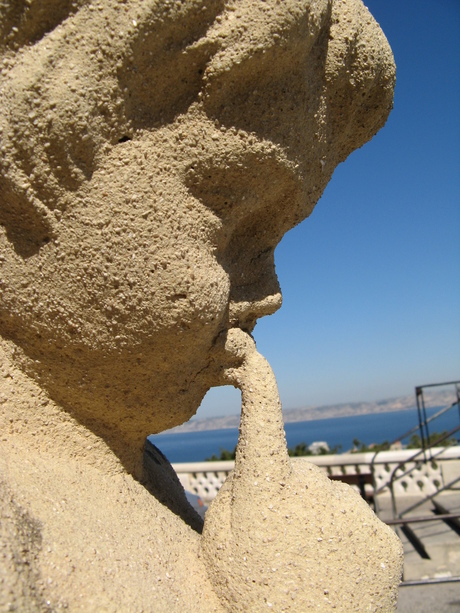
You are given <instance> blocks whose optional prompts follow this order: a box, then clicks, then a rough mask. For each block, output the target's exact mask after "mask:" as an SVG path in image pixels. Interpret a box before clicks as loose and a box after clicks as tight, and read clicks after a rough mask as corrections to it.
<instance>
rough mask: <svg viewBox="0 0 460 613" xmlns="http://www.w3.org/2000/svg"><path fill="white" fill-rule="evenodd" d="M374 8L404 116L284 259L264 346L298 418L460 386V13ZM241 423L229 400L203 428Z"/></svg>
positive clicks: (218, 402) (376, 3)
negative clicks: (318, 409) (301, 411)
mask: <svg viewBox="0 0 460 613" xmlns="http://www.w3.org/2000/svg"><path fill="white" fill-rule="evenodd" d="M365 4H366V5H367V6H368V7H369V9H370V11H371V13H372V14H373V15H374V17H375V19H376V20H377V21H378V22H379V23H380V25H381V27H382V29H383V31H384V32H385V34H386V36H387V38H388V40H389V42H390V45H391V47H392V49H393V53H394V56H395V60H396V66H397V84H396V92H395V101H394V109H393V111H392V113H391V114H390V117H389V119H388V122H387V124H386V126H385V127H384V128H383V130H381V131H380V132H379V133H378V134H377V136H375V137H374V139H373V140H372V141H371V142H370V143H368V144H366V145H365V146H364V147H363V148H361V149H360V150H358V151H356V152H354V153H353V154H352V155H351V156H350V157H349V158H348V159H347V160H346V161H345V162H344V163H343V164H341V165H340V166H339V167H338V168H337V169H336V171H335V173H334V175H333V177H332V180H331V182H330V184H329V185H328V187H327V188H326V191H325V192H324V195H323V197H322V198H321V200H320V201H319V202H318V204H317V206H316V208H315V210H314V211H313V213H312V215H311V216H310V218H309V219H307V220H305V221H304V222H303V223H302V224H300V226H298V227H297V228H295V229H294V230H292V231H291V232H289V233H288V234H287V235H286V236H285V237H284V239H283V240H282V242H281V243H280V245H279V246H278V248H277V251H276V254H275V255H276V270H277V274H278V278H279V281H280V284H281V288H282V291H283V298H284V302H283V306H282V308H281V310H280V311H278V312H277V313H276V314H275V315H272V316H271V317H267V318H264V319H261V320H259V323H258V324H257V326H256V329H255V331H254V336H255V339H256V341H257V347H258V349H259V351H260V352H261V353H263V355H265V356H266V357H267V359H268V360H269V362H270V364H271V365H272V368H273V370H274V372H275V374H276V377H277V380H278V386H279V390H280V395H281V400H282V403H283V407H284V408H285V409H288V408H298V407H304V406H310V405H323V404H324V405H326V404H335V403H340V402H358V401H370V400H379V399H384V398H390V397H393V396H399V395H407V394H412V393H413V392H414V387H415V386H416V385H423V384H426V383H435V382H442V381H448V380H453V379H460V1H459V0H367V1H366V2H365ZM239 410H240V399H239V392H237V391H236V390H233V389H231V388H220V389H217V390H211V391H210V392H209V393H208V395H207V396H206V398H205V400H204V401H203V404H202V406H201V407H200V409H199V411H198V413H197V417H198V418H204V417H209V416H212V415H224V414H229V413H237V412H239Z"/></svg>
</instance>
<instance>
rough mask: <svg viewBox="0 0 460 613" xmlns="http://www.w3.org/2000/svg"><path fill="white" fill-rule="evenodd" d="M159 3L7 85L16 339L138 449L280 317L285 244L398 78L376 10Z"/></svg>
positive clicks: (138, 7)
mask: <svg viewBox="0 0 460 613" xmlns="http://www.w3.org/2000/svg"><path fill="white" fill-rule="evenodd" d="M149 5H150V3H143V2H137V3H136V2H132V3H128V4H127V5H126V6H125V7H124V8H123V9H122V8H120V7H119V6H118V5H117V4H116V3H111V2H108V1H107V2H101V3H100V6H101V7H102V8H101V10H95V8H94V7H93V8H91V7H88V6H85V7H83V8H81V9H80V10H78V11H77V12H76V13H75V14H74V15H72V16H69V18H68V19H67V20H66V21H63V22H62V23H61V24H60V25H59V26H58V27H56V28H55V29H54V31H51V32H50V33H48V34H43V36H42V38H40V40H39V42H37V43H35V46H36V48H35V49H34V45H32V46H31V47H30V48H29V49H26V48H23V49H22V50H21V51H17V53H16V55H15V60H14V61H11V62H10V63H7V65H6V66H7V68H6V69H5V71H4V74H3V75H2V78H1V79H2V81H1V82H2V87H3V89H2V95H3V102H2V106H1V108H2V109H4V111H3V115H2V116H1V117H0V122H1V127H2V134H3V141H2V145H3V149H2V156H3V157H2V158H1V163H2V164H3V169H4V172H3V178H2V185H0V187H1V193H2V201H1V207H0V222H1V224H2V227H3V232H2V233H1V235H0V239H1V245H2V250H3V251H4V252H5V253H6V254H7V255H6V257H5V260H4V261H3V266H2V280H3V286H2V288H1V289H2V294H1V300H0V331H1V333H2V335H3V336H4V337H6V338H9V339H11V340H12V341H14V343H15V344H16V345H17V346H18V347H19V348H21V351H22V353H21V352H19V353H18V356H17V359H18V360H19V361H22V363H23V367H24V368H25V369H26V370H27V371H28V372H29V373H31V374H32V375H33V376H34V377H35V378H37V379H38V380H39V381H41V382H42V384H43V386H44V387H45V388H46V389H47V390H48V391H49V392H50V394H51V395H52V397H53V398H54V399H56V400H57V401H58V402H59V403H60V404H61V405H63V406H64V407H65V408H66V409H67V410H69V411H71V412H72V413H74V414H75V415H76V416H77V417H78V419H80V420H82V421H84V422H85V423H86V424H88V425H90V426H91V427H93V428H94V429H95V430H97V431H99V432H102V433H104V432H105V433H106V432H107V431H108V432H112V433H113V437H115V438H117V437H118V438H120V437H119V436H118V435H119V433H120V432H121V433H122V437H121V438H122V439H123V440H127V439H131V440H138V439H141V438H142V437H144V436H145V435H147V434H149V433H150V432H157V431H161V430H163V429H166V428H168V427H172V426H174V425H177V424H179V423H182V422H184V421H186V420H187V419H188V418H189V417H190V416H191V415H193V413H194V412H195V411H196V409H197V407H198V405H199V403H200V401H201V399H202V397H203V395H204V394H205V393H206V391H207V390H208V389H209V387H211V386H213V385H217V384H220V383H221V372H222V368H223V367H224V366H225V364H222V363H221V362H220V360H221V358H220V355H221V354H220V353H219V350H218V348H217V345H218V343H217V345H216V342H217V339H218V338H219V335H220V334H221V332H223V331H225V330H227V329H228V328H229V327H241V328H243V329H245V330H249V331H251V330H252V328H253V327H254V325H255V322H256V320H257V318H258V317H261V316H263V315H267V314H270V313H272V312H274V311H275V310H276V309H277V308H279V306H280V304H281V295H280V291H279V287H278V282H277V279H276V274H275V270H274V262H273V252H274V249H275V246H276V245H277V243H278V242H279V240H280V239H281V237H282V236H283V234H284V233H285V232H286V231H287V230H288V229H289V228H291V227H293V226H294V225H295V224H297V223H299V221H301V220H302V219H304V218H305V217H306V216H307V215H308V214H309V213H310V212H311V210H312V208H313V206H314V205H315V203H316V201H317V200H318V198H319V196H320V195H321V193H322V190H323V189H324V187H325V185H326V184H327V182H328V180H329V178H330V176H331V174H332V171H333V169H334V167H335V166H336V165H337V164H338V163H339V162H340V161H342V160H343V159H345V157H346V156H347V155H348V154H349V153H350V152H351V151H352V150H353V149H354V148H356V147H357V146H360V145H361V144H362V143H363V142H365V141H366V140H368V139H369V138H370V137H371V136H372V135H373V134H374V133H375V132H376V131H377V129H378V128H379V127H380V126H381V125H382V123H383V122H384V120H385V118H386V114H387V110H383V111H382V107H385V103H384V104H382V99H386V100H387V103H386V104H387V107H388V108H389V107H390V105H391V98H392V87H393V78H394V72H393V71H394V67H393V64H392V60H391V52H390V50H389V48H388V46H387V44H386V41H385V40H384V38H383V35H382V34H381V32H380V30H379V29H378V26H377V25H376V24H374V25H372V23H371V25H368V27H367V29H366V34H365V36H362V39H360V36H361V34H360V25H359V24H360V23H362V20H363V19H367V20H368V21H369V20H370V19H371V18H370V16H369V15H368V13H367V11H365V9H364V7H363V6H362V5H361V3H358V2H354V1H353V2H348V3H345V4H344V3H341V2H337V3H333V4H332V9H331V3H329V2H327V1H326V0H324V1H322V2H315V3H311V5H310V3H305V2H303V1H302V2H300V1H299V2H291V3H289V4H288V5H284V4H283V3H279V4H278V3H276V2H266V3H260V4H259V3H258V4H256V5H255V4H254V3H253V2H251V1H250V0H240V1H239V2H235V3H232V4H231V6H230V4H228V6H227V3H225V2H217V1H216V2H206V3H204V2H203V3H200V2H192V1H190V2H184V3H180V6H179V3H174V6H172V5H170V4H168V3H164V4H161V3H160V4H157V5H155V6H154V7H151V6H149ZM369 23H370V22H369ZM107 24H109V25H107ZM373 28H374V29H373ZM369 32H373V35H372V36H369ZM18 44H19V43H18ZM38 48H40V50H41V54H38V53H36V50H37V49H38ZM44 58H46V61H45V59H44ZM350 58H352V59H350ZM370 58H371V59H370ZM345 65H346V66H347V68H346V69H345V68H344V66H345ZM353 66H355V67H356V69H357V70H358V68H359V75H360V77H359V80H357V81H356V82H353V81H352V80H351V79H350V68H353ZM376 67H378V70H377V69H376ZM347 71H348V72H347ZM108 436H109V437H110V436H112V435H110V434H109V435H108Z"/></svg>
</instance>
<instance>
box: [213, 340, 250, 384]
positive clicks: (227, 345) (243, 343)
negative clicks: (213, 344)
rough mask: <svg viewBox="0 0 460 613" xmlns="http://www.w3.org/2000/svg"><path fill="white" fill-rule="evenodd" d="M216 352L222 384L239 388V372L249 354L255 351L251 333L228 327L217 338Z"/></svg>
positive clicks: (243, 367)
mask: <svg viewBox="0 0 460 613" xmlns="http://www.w3.org/2000/svg"><path fill="white" fill-rule="evenodd" d="M217 344H218V354H219V358H218V359H219V362H220V366H221V377H222V383H223V384H224V385H233V386H234V387H238V388H239V389H241V380H240V376H239V375H240V374H241V371H242V370H243V369H244V370H246V368H245V363H246V362H247V360H248V358H249V356H250V355H251V354H254V353H257V349H256V344H255V341H254V339H253V337H252V335H251V333H250V332H249V331H247V330H243V329H241V328H230V329H229V330H227V331H226V332H223V333H222V334H221V335H220V336H219V338H218V343H217Z"/></svg>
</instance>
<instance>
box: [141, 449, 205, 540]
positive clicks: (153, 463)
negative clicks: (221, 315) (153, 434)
mask: <svg viewBox="0 0 460 613" xmlns="http://www.w3.org/2000/svg"><path fill="white" fill-rule="evenodd" d="M141 483H142V485H144V487H145V488H146V489H147V490H148V491H149V492H150V493H151V494H152V495H153V496H155V498H156V499H157V500H158V501H159V502H161V504H164V505H165V506H166V507H168V509H169V510H170V511H172V512H173V513H174V514H175V515H178V516H179V517H180V518H181V519H182V520H183V521H184V522H185V523H186V524H188V525H189V526H190V527H191V528H192V529H193V530H195V531H196V532H198V534H201V533H202V531H203V519H202V518H201V517H200V516H199V515H198V513H197V512H196V511H195V509H194V508H193V507H192V506H191V505H190V503H189V502H188V500H187V497H186V495H185V490H184V488H183V487H182V484H181V482H180V481H179V479H178V477H177V475H176V473H175V471H174V469H173V467H172V466H171V464H170V463H169V461H168V459H167V458H166V457H165V456H164V455H163V453H162V452H161V451H160V450H159V449H158V447H155V445H154V444H153V443H151V442H150V441H149V440H148V439H147V440H146V441H145V445H144V457H143V477H142V481H141Z"/></svg>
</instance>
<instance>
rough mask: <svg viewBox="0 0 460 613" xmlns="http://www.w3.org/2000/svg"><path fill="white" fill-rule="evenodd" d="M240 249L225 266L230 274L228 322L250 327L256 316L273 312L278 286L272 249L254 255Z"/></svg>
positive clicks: (278, 302) (278, 300)
mask: <svg viewBox="0 0 460 613" xmlns="http://www.w3.org/2000/svg"><path fill="white" fill-rule="evenodd" d="M250 253H251V250H249V254H248V253H247V251H246V252H244V251H240V252H239V257H237V258H235V259H234V260H233V261H232V262H231V263H230V265H229V266H228V268H227V270H228V273H229V275H230V282H231V289H230V304H229V323H230V326H231V327H239V328H242V329H243V330H248V331H251V330H252V329H253V328H254V326H255V324H256V322H257V319H258V318H259V317H264V316H265V315H272V314H273V313H275V312H276V311H277V310H278V309H279V308H280V307H281V303H282V296H281V290H280V286H279V283H278V277H277V276H276V272H275V263H274V256H273V249H269V250H267V251H265V252H262V253H259V254H258V255H257V257H251V256H250Z"/></svg>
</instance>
